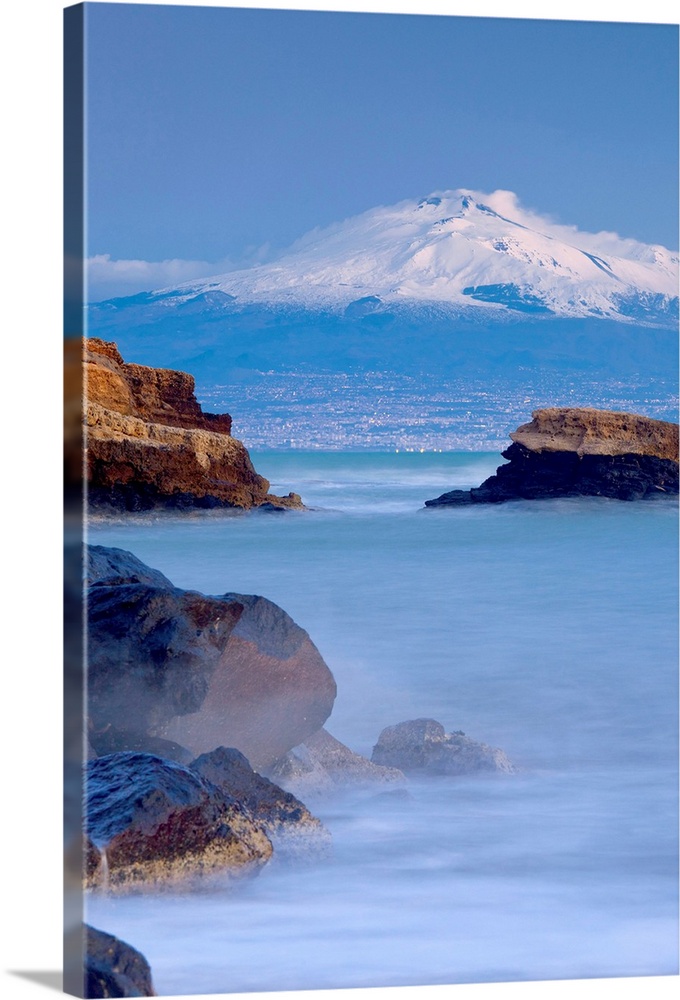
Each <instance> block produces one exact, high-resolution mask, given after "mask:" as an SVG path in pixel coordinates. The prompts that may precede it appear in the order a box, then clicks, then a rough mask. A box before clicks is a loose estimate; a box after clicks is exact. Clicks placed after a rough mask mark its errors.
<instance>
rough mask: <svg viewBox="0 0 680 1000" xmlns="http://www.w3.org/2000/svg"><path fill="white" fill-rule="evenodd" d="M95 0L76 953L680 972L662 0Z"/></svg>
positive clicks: (85, 976)
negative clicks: (484, 4) (376, 0)
mask: <svg viewBox="0 0 680 1000" xmlns="http://www.w3.org/2000/svg"><path fill="white" fill-rule="evenodd" d="M65 15H66V16H65V40H66V59H65V66H66V87H65V95H66V111H65V121H66V186H65V196H66V219H67V224H66V227H65V232H66V240H65V258H66V291H65V374H66V406H65V410H64V414H65V425H64V441H65V466H64V468H65V562H64V566H65V578H64V608H65V636H66V642H65V784H64V787H65V876H66V879H65V986H66V990H67V992H69V993H72V994H73V995H75V996H82V997H110V996H153V995H169V994H170V995H192V994H211V993H212V994H215V993H216V994H225V993H244V992H263V991H265V992H267V991H291V990H293V991H294V990H320V989H328V988H333V989H337V988H352V987H393V986H395V987H396V986H433V985H437V984H447V985H450V986H456V985H460V984H470V983H475V984H485V983H486V984H489V983H527V982H531V981H546V980H564V979H567V980H579V979H607V978H611V977H650V976H673V975H677V972H678V922H677V903H678V881H677V856H678V851H677V848H678V844H677V835H678V823H677V809H678V781H677V779H678V768H677V764H678V753H677V751H678V740H677V737H678V684H677V680H678V678H677V660H678V642H677V635H678V611H677V608H678V602H677V529H678V510H677V500H678V412H677V407H678V395H677V390H678V386H677V371H678V368H677V362H678V357H677V352H678V252H677V246H678V227H677V218H678V213H677V182H678V155H677V83H678V53H677V42H678V28H677V25H672V24H668V25H658V24H639V23H635V24H632V23H597V22H567V21H542V20H527V19H513V18H481V17H480V18H475V17H459V16H443V15H440V16H436V15H407V14H373V13H345V12H327V11H294V10H266V9H239V8H236V7H194V6H186V7H184V6H175V5H173V6H163V5H149V6H146V5H136V4H117V3H116V4H113V3H112V4H108V3H85V4H80V5H77V6H74V7H70V8H67V9H66V11H65Z"/></svg>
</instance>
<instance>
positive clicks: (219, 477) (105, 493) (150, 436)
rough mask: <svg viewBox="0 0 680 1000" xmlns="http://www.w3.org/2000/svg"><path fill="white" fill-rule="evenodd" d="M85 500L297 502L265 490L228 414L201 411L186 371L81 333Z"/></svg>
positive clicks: (127, 503) (280, 505)
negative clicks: (127, 357) (137, 360)
mask: <svg viewBox="0 0 680 1000" xmlns="http://www.w3.org/2000/svg"><path fill="white" fill-rule="evenodd" d="M84 386H85V397H86V414H85V415H86V455H87V481H88V502H89V503H90V505H91V506H93V507H102V506H111V507H114V508H118V509H127V510H144V509H149V508H151V507H154V506H166V507H179V508H182V507H196V506H197V507H237V508H244V509H247V508H251V507H261V506H266V507H267V508H269V509H271V508H276V509H284V508H287V507H292V508H300V507H302V501H301V500H300V497H299V496H298V495H297V494H295V493H289V494H288V496H286V497H278V496H274V495H273V494H270V493H269V492H268V491H269V482H268V481H267V480H266V479H264V478H263V477H262V476H260V475H258V474H257V472H256V471H255V469H254V468H253V465H252V462H251V461H250V456H249V455H248V452H247V450H246V449H245V447H244V446H243V444H242V443H241V442H240V441H237V440H236V438H233V437H232V436H231V417H230V416H229V415H228V414H213V413H204V412H203V410H202V409H201V407H200V405H199V403H198V402H197V400H196V397H195V395H194V379H193V377H192V376H191V375H188V374H186V373H185V372H178V371H171V370H168V369H163V368H148V367H145V366H143V365H135V364H127V363H126V362H125V361H123V358H122V357H121V355H120V352H119V351H118V348H117V347H116V345H115V344H112V343H106V342H105V341H102V340H99V339H97V338H90V339H89V340H86V341H85V354H84Z"/></svg>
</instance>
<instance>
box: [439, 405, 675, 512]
mask: <svg viewBox="0 0 680 1000" xmlns="http://www.w3.org/2000/svg"><path fill="white" fill-rule="evenodd" d="M532 417H533V419H532V420H531V422H530V423H528V424H523V425H522V426H521V427H519V428H518V429H517V430H516V431H515V432H514V433H512V434H511V435H510V437H511V438H512V441H513V443H512V444H511V445H510V447H509V448H507V449H506V450H505V451H504V452H503V453H502V455H503V458H506V459H507V460H508V464H507V465H501V466H500V467H499V468H498V469H497V470H496V474H495V475H494V476H490V477H489V479H487V480H485V482H483V483H482V485H481V486H478V487H476V488H473V489H471V490H452V491H450V492H448V493H443V494H442V495H441V496H440V497H437V498H436V499H434V500H427V501H426V502H425V506H426V507H442V506H459V505H463V504H472V503H501V502H503V501H505V500H518V499H525V500H534V499H544V498H550V497H571V496H601V497H608V498H610V499H617V500H639V499H643V498H645V497H649V496H659V495H663V494H677V493H678V425H677V424H672V423H668V422H666V421H663V420H652V419H651V418H650V417H642V416H638V415H636V414H631V413H616V412H613V411H610V410H596V409H587V408H575V407H574V408H571V407H564V408H557V407H553V408H549V409H543V410H535V411H534V413H533V414H532Z"/></svg>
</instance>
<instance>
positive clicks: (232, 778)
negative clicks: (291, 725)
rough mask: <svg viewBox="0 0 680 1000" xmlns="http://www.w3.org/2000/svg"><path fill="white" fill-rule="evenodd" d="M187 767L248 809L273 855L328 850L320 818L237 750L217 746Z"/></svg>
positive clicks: (314, 855)
mask: <svg viewBox="0 0 680 1000" xmlns="http://www.w3.org/2000/svg"><path fill="white" fill-rule="evenodd" d="M189 767H190V769H191V770H192V771H194V772H195V773H196V774H199V775H200V776H201V777H202V778H204V779H206V780H207V781H209V782H210V783H211V784H213V785H215V786H216V787H217V788H220V789H221V790H222V791H223V792H226V793H227V794H228V795H229V796H230V797H231V798H233V799H235V800H236V801H237V802H239V803H240V804H241V805H242V806H244V807H245V808H246V809H247V810H248V812H249V813H250V815H251V816H252V818H253V819H254V820H255V821H256V822H257V823H260V824H261V825H262V827H263V828H264V830H265V832H266V834H267V836H268V837H269V839H270V840H271V842H272V845H273V847H274V855H275V857H279V856H280V854H281V853H283V854H285V855H287V856H292V855H294V856H295V858H296V860H299V859H300V858H302V857H305V858H314V859H316V858H318V857H319V856H320V855H321V856H323V855H327V854H329V853H330V849H331V835H330V833H329V832H328V830H327V829H326V828H325V826H324V825H323V824H322V823H321V821H320V820H318V819H317V818H316V816H313V815H312V814H311V813H310V811H309V809H308V808H307V806H305V805H304V804H303V803H302V802H300V800H299V799H297V798H295V796H294V795H291V793H290V792H287V791H284V789H283V788H280V787H279V786H278V785H275V784H274V783H273V782H272V781H269V779H268V778H265V777H263V776H262V775H260V774H258V773H257V772H256V771H253V769H252V767H251V766H250V764H249V763H248V761H247V759H246V758H245V757H244V756H243V754H242V753H240V752H239V751H238V750H235V749H233V748H229V749H228V748H226V747H217V749H216V750H213V751H212V752H211V753H204V754H202V755H201V756H200V757H198V758H197V759H196V760H194V761H192V763H191V764H190V765H189Z"/></svg>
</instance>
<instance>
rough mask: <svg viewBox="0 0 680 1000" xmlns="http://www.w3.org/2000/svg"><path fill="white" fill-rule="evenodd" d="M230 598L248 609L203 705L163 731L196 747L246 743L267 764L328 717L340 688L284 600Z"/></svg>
mask: <svg viewBox="0 0 680 1000" xmlns="http://www.w3.org/2000/svg"><path fill="white" fill-rule="evenodd" d="M222 599H223V600H225V601H233V602H234V603H236V604H238V605H239V606H241V607H242V608H243V612H242V614H241V616H240V618H239V620H238V623H237V625H236V626H235V627H234V629H233V631H232V633H231V635H230V637H229V641H228V643H227V645H226V647H225V650H224V653H223V654H222V656H221V657H220V659H219V663H218V665H217V667H216V669H215V670H214V672H213V674H212V676H211V680H210V684H209V687H208V690H207V692H206V695H205V697H204V699H203V701H202V703H201V707H200V709H199V710H198V711H196V712H194V713H193V714H191V715H185V714H183V715H181V716H179V715H178V716H177V717H176V718H175V719H173V720H172V721H171V722H169V723H168V724H167V725H166V726H165V727H164V728H163V731H162V732H161V731H159V732H158V735H162V736H163V737H164V738H165V739H169V740H173V741H176V742H177V743H179V744H181V745H182V746H186V747H189V749H190V750H192V751H193V752H194V753H196V754H200V753H204V752H206V751H209V750H212V749H213V748H214V747H216V746H232V747H238V749H239V750H241V751H242V752H243V753H244V754H245V756H246V757H247V758H248V760H249V761H250V763H251V764H252V766H253V767H254V768H256V769H257V770H258V771H260V770H263V769H266V768H267V767H268V766H270V765H271V764H272V763H273V762H274V761H275V760H277V759H278V758H279V757H281V756H283V755H284V754H285V753H287V752H288V750H290V749H292V747H294V746H297V745H298V744H299V743H302V742H304V741H305V740H306V739H307V737H309V736H311V735H312V734H313V733H315V732H316V731H317V730H318V729H319V728H320V727H321V726H322V725H323V724H324V722H325V721H326V719H327V718H328V716H329V715H330V713H331V710H332V708H333V703H334V701H335V695H336V692H337V688H336V684H335V680H334V678H333V675H332V673H331V671H330V670H329V669H328V667H327V666H326V664H325V663H324V660H323V658H322V657H321V654H320V653H319V651H318V649H317V648H316V646H315V645H314V643H313V642H312V641H311V639H310V638H309V635H308V634H307V632H305V630H304V629H302V628H300V626H299V625H296V623H295V622H294V621H293V619H292V618H291V617H290V616H289V615H287V614H286V612H285V611H283V610H282V609H281V608H280V607H278V606H277V605H276V604H273V603H272V601H268V600H267V599H266V598H264V597H257V596H253V595H248V594H231V593H230V594H225V595H224V597H223V598H222Z"/></svg>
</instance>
